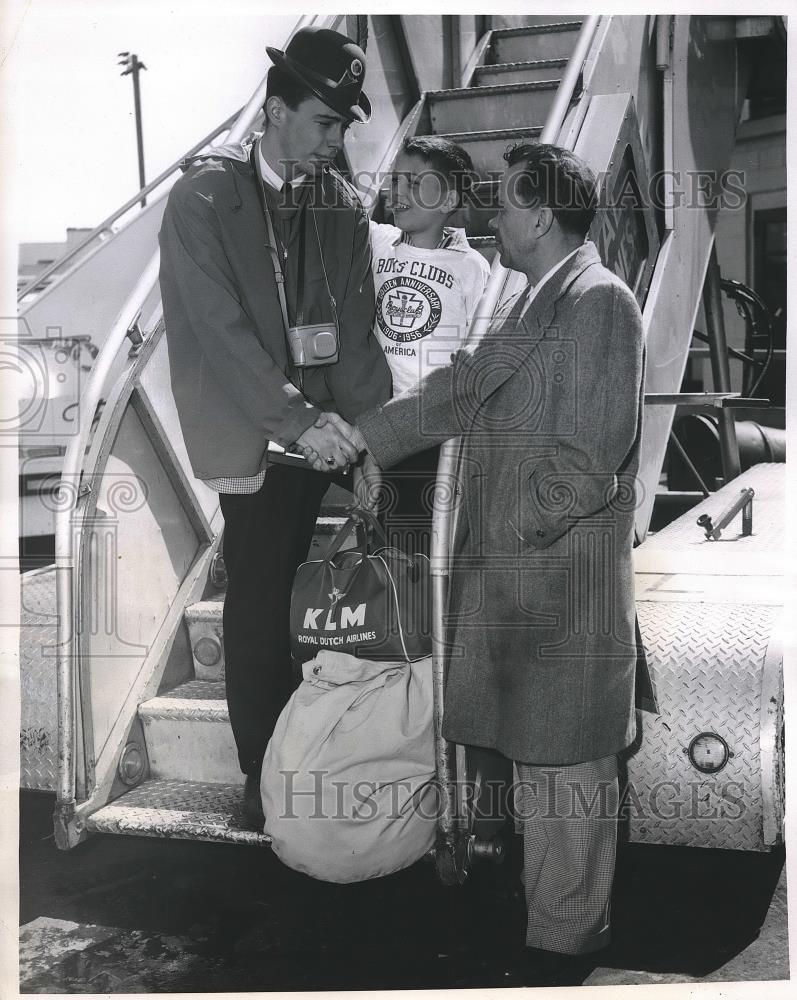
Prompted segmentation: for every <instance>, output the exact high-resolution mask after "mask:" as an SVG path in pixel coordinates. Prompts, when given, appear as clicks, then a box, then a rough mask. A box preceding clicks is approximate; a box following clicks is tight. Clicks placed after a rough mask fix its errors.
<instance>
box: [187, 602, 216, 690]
mask: <svg viewBox="0 0 797 1000" xmlns="http://www.w3.org/2000/svg"><path fill="white" fill-rule="evenodd" d="M223 611H224V595H223V594H221V595H219V597H218V598H216V599H215V600H213V601H197V603H196V604H191V605H189V606H188V607H187V608H186V609H185V612H184V614H183V620H184V621H185V623H186V625H187V626H188V641H189V642H190V644H191V655H192V657H193V660H194V674H195V675H196V677H197V679H198V680H200V681H221V680H224V629H223V626H222V613H223Z"/></svg>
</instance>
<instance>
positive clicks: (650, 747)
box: [626, 601, 779, 850]
mask: <svg viewBox="0 0 797 1000" xmlns="http://www.w3.org/2000/svg"><path fill="white" fill-rule="evenodd" d="M637 611H638V615H639V625H640V629H641V631H642V637H643V639H644V642H645V647H646V649H647V652H648V660H649V664H650V670H651V675H652V677H653V683H654V685H655V688H656V694H657V697H658V700H659V708H660V711H661V715H660V716H658V717H653V716H651V715H649V714H643V715H642V716H641V729H642V733H641V743H640V737H638V740H637V744H635V749H634V751H633V752H632V753H631V755H630V756H629V757H628V760H627V767H628V778H629V782H630V788H629V798H628V800H627V802H626V807H627V815H628V817H629V836H630V839H631V840H634V841H641V842H646V843H653V844H683V845H689V846H694V847H723V848H733V849H738V850H764V849H765V845H764V840H763V789H762V779H761V757H760V739H761V731H760V727H761V689H762V678H763V668H764V661H765V657H766V653H767V648H768V645H769V642H770V638H771V635H772V631H773V626H774V623H775V620H776V617H777V616H778V614H779V609H778V608H775V607H749V606H745V605H738V604H737V605H728V604H725V605H712V604H675V603H657V602H649V601H640V602H638V604H637ZM701 732H713V733H717V734H718V735H719V736H721V737H722V738H723V739H724V740H725V741H726V742H727V744H728V746H729V748H730V750H731V753H732V756H731V757H730V758H729V760H728V763H727V764H726V766H725V767H724V768H723V769H722V770H721V771H719V772H717V773H716V774H713V775H706V774H702V773H701V772H700V771H698V770H697V769H696V768H695V767H694V766H693V765H692V763H691V762H690V760H689V758H688V756H687V753H686V749H687V748H688V746H689V744H690V742H691V741H692V740H693V739H694V737H695V736H697V735H698V734H699V733H701Z"/></svg>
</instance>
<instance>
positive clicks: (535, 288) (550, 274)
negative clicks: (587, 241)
mask: <svg viewBox="0 0 797 1000" xmlns="http://www.w3.org/2000/svg"><path fill="white" fill-rule="evenodd" d="M582 246H583V244H582ZM580 249H581V246H577V247H576V248H575V250H571V251H570V253H569V254H567V256H566V257H562V259H561V260H560V261H558V262H557V263H556V264H554V266H553V267H552V268H550V270H548V271H546V272H545V274H544V275H543V276H542V277H541V278H540V280H539V281H538V282H537V284H536V285H532V286H531V287H530V288H529V292H528V298H527V299H526V304H525V305H524V306H523V309H522V311H521V313H520V319H523V317H524V316H525V315H526V310H527V309H528V307H529V306H530V305H531V303H532V302H533V301H534V298H535V297H536V295H537V294H538V292H539V290H540V289H541V288H542V286H543V285H544V284H545V282H546V281H548V280H549V279H550V278H552V277H553V276H554V274H555V273H556V272H557V271H558V270H559V268H560V267H561V266H562V264H564V263H565V261H568V260H570V258H571V257H575V255H576V254H577V253H578V251H579V250H580Z"/></svg>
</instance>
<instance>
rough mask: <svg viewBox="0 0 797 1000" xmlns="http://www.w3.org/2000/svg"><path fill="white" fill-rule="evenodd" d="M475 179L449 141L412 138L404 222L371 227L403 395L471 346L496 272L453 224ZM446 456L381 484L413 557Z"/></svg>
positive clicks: (387, 476)
mask: <svg viewBox="0 0 797 1000" xmlns="http://www.w3.org/2000/svg"><path fill="white" fill-rule="evenodd" d="M473 178H474V171H473V163H472V162H471V159H470V157H469V156H468V154H467V153H466V152H465V150H464V149H462V148H461V147H460V146H457V145H455V144H454V143H453V142H450V141H449V140H448V139H443V138H441V137H440V136H419V137H415V138H409V139H405V141H404V145H403V148H402V150H401V152H400V153H399V155H398V157H397V159H396V164H395V168H394V173H393V177H392V183H391V194H390V208H391V209H392V212H393V218H394V221H395V223H396V224H395V226H389V225H378V224H376V223H373V222H372V223H371V248H372V254H373V274H374V290H375V292H376V317H375V322H374V333H375V335H376V337H377V339H378V341H379V343H380V344H381V346H382V349H383V351H384V352H385V357H386V358H387V362H388V364H389V365H390V371H391V374H392V376H393V394H394V395H397V394H398V393H400V392H403V391H404V390H405V389H407V388H409V387H410V386H412V385H414V384H415V383H417V382H418V381H419V380H420V379H421V378H422V377H423V376H424V375H425V374H426V373H427V371H429V369H430V368H431V367H434V366H435V365H439V364H440V363H441V358H445V360H446V361H447V360H448V358H449V356H450V354H451V353H452V352H453V351H456V350H457V349H458V348H459V347H461V346H462V342H463V341H464V339H465V337H466V335H467V331H468V327H469V325H470V322H471V320H472V319H473V314H474V311H475V309H476V305H477V304H478V302H479V300H480V298H481V296H482V292H483V291H484V286H485V285H486V283H487V279H488V277H489V275H490V268H489V265H488V264H487V261H486V260H485V259H484V257H482V255H481V254H480V253H479V252H478V251H476V250H474V249H472V248H471V247H470V246H469V244H468V241H467V238H466V236H465V231H464V230H463V229H454V228H451V227H449V225H448V223H449V222H450V220H451V217H452V216H453V215H454V213H455V212H457V211H458V210H459V209H460V208H461V207H462V205H463V196H464V193H465V191H466V190H467V189H468V187H469V185H470V183H471V182H472V180H473ZM439 450H440V449H439V447H437V446H435V447H433V448H429V449H428V450H426V451H424V452H421V453H419V454H417V455H413V456H411V457H410V458H408V459H407V460H406V461H404V462H401V463H400V464H398V465H395V466H393V468H391V469H390V471H389V472H387V473H384V474H383V477H382V482H383V485H382V489H381V491H380V500H381V502H380V509H381V513H382V515H383V517H384V520H385V527H386V531H387V534H388V539H389V540H390V542H391V544H394V545H397V547H399V548H402V549H404V550H405V551H406V552H407V553H408V554H412V553H414V552H424V553H426V554H428V552H429V538H430V532H431V518H432V492H433V486H434V482H435V478H436V473H437V460H438V455H439ZM413 529H414V530H413Z"/></svg>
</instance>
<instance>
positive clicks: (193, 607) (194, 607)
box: [185, 594, 224, 618]
mask: <svg viewBox="0 0 797 1000" xmlns="http://www.w3.org/2000/svg"><path fill="white" fill-rule="evenodd" d="M223 610H224V595H223V594H221V595H220V596H219V597H214V598H212V599H211V600H209V601H195V602H194V603H193V604H189V605H187V606H186V609H185V613H186V615H187V616H188V617H192V616H193V617H198V616H201V617H203V618H217V617H218V618H221V614H222V611H223Z"/></svg>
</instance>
